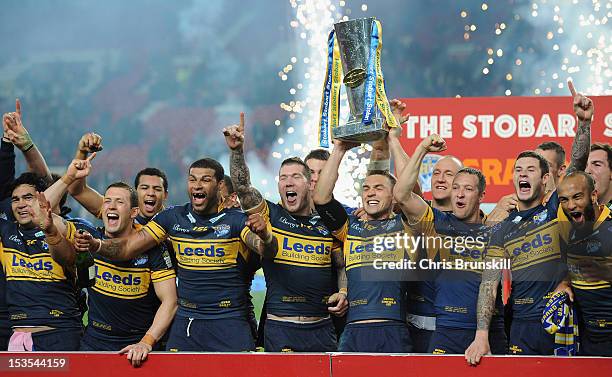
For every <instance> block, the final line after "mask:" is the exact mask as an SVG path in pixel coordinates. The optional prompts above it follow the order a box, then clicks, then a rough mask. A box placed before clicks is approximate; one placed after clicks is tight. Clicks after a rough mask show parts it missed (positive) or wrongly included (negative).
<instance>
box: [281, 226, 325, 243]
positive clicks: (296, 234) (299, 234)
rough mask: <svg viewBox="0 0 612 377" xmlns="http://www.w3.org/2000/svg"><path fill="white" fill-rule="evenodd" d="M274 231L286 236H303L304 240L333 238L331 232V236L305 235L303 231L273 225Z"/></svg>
mask: <svg viewBox="0 0 612 377" xmlns="http://www.w3.org/2000/svg"><path fill="white" fill-rule="evenodd" d="M272 232H273V233H278V234H280V235H282V236H286V237H292V238H301V239H304V240H311V241H326V242H327V241H329V242H331V241H332V240H333V237H332V236H331V234H330V235H329V236H323V235H321V236H309V235H304V234H301V233H292V232H291V231H288V230H285V229H279V228H276V227H272Z"/></svg>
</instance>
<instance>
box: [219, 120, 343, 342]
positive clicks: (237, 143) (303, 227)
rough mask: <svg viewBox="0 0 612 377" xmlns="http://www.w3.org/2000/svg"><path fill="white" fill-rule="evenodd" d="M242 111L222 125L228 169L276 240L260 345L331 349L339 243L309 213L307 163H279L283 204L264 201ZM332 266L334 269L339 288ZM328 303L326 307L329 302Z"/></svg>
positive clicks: (339, 306)
mask: <svg viewBox="0 0 612 377" xmlns="http://www.w3.org/2000/svg"><path fill="white" fill-rule="evenodd" d="M244 125H245V124H244V113H241V114H240V123H239V124H238V125H232V126H230V127H227V128H225V129H224V130H223V131H224V135H225V141H226V143H227V146H228V148H229V149H230V151H231V155H230V174H231V176H232V181H233V182H234V185H235V189H236V192H237V193H238V197H239V198H240V203H241V205H242V207H243V209H244V210H245V211H246V212H247V213H249V214H261V215H262V216H263V217H264V218H265V220H266V222H267V224H266V226H269V227H270V228H271V230H272V235H273V236H274V237H275V238H276V239H277V240H278V245H279V249H277V250H276V251H275V253H274V255H273V258H266V259H262V261H261V263H262V266H263V269H264V276H265V278H266V287H267V291H266V312H267V316H266V321H265V328H264V349H265V350H266V351H267V352H281V351H282V352H333V351H336V349H337V341H336V333H335V330H334V325H333V323H332V320H331V318H330V316H329V313H332V314H335V315H343V314H344V313H345V312H346V308H347V306H348V304H347V302H346V275H345V272H344V267H343V266H344V263H343V262H342V260H341V256H340V252H339V247H338V245H334V238H333V236H332V235H331V234H330V232H329V231H328V230H327V228H325V225H324V223H323V222H322V221H321V219H320V217H319V216H318V215H317V214H316V213H314V212H313V203H312V199H311V190H310V183H311V176H310V170H309V168H308V165H306V164H305V163H304V162H303V161H302V160H301V159H299V158H297V157H293V158H288V159H286V160H284V161H283V162H282V163H281V167H280V170H279V173H278V176H279V181H278V191H279V195H280V197H281V204H280V205H279V204H275V203H272V202H270V201H267V200H263V197H262V196H261V193H260V192H259V191H257V189H255V188H254V187H253V186H252V185H251V182H250V174H249V169H248V167H247V165H246V162H245V158H244V149H243V145H244V134H245V133H244ZM332 266H334V267H335V268H336V269H337V270H338V272H337V273H338V292H336V283H335V282H334V280H333V271H332ZM328 305H329V307H328Z"/></svg>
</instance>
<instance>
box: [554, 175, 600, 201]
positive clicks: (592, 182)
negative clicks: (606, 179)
mask: <svg viewBox="0 0 612 377" xmlns="http://www.w3.org/2000/svg"><path fill="white" fill-rule="evenodd" d="M573 177H584V179H586V183H587V189H588V190H589V193H588V194H589V195H591V194H592V193H593V191H595V180H594V179H593V177H591V175H590V174H588V173H585V172H583V171H582V170H574V171H573V172H571V173H569V174H567V175H566V176H565V177H563V180H562V181H561V183H560V184H559V185H562V184H563V182H565V181H566V180H567V179H568V178H573Z"/></svg>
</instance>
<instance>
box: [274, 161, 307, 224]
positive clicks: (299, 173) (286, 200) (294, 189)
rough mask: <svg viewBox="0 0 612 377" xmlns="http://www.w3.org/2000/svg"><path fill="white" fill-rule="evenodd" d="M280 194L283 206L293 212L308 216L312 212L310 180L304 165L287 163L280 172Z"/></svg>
mask: <svg viewBox="0 0 612 377" xmlns="http://www.w3.org/2000/svg"><path fill="white" fill-rule="evenodd" d="M278 194H279V195H280V197H281V202H282V205H283V207H284V208H285V209H286V210H287V211H288V212H289V213H291V214H294V215H300V216H306V215H308V214H309V213H310V208H311V206H310V181H309V180H308V178H307V177H306V175H305V174H304V166H302V165H300V164H295V163H294V164H291V163H289V164H285V165H283V166H281V168H280V170H279V172H278Z"/></svg>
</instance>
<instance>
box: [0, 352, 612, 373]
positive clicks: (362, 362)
mask: <svg viewBox="0 0 612 377" xmlns="http://www.w3.org/2000/svg"><path fill="white" fill-rule="evenodd" d="M35 360H39V363H38V364H39V365H41V364H42V363H41V362H40V361H42V362H43V363H44V364H47V363H49V362H51V361H52V360H56V361H57V360H64V361H65V364H64V365H65V367H64V368H59V367H58V364H55V365H56V367H55V368H49V367H48V364H47V366H46V367H40V366H39V367H38V368H35V367H34V368H29V369H24V368H17V366H18V365H24V363H25V364H26V365H27V363H28V361H31V365H35V364H34V362H35ZM11 365H12V366H13V367H12V368H11V367H10V366H11ZM391 375H394V376H395V375H397V376H400V375H401V376H404V375H406V376H410V377H433V376H453V377H468V376H469V377H472V376H475V377H478V376H496V377H505V376H508V377H546V376H550V377H552V376H554V377H562V376H571V377H577V376H588V377H599V376H602V377H604V376H605V377H610V376H612V358H597V357H593V358H583V357H580V358H563V357H529V356H522V357H516V356H490V357H486V358H484V359H483V361H482V362H481V364H480V365H479V366H478V367H470V366H468V365H467V364H466V362H465V359H464V358H463V356H435V355H383V354H381V355H373V354H270V353H252V354H245V353H237V354H222V353H217V354H215V353H208V354H204V353H201V354H193V353H192V354H189V353H178V354H175V353H155V354H152V355H149V360H147V361H146V362H145V363H144V364H143V366H141V367H140V368H133V367H132V366H131V365H130V364H129V363H128V362H127V360H126V359H125V356H121V355H117V354H114V353H105V352H93V353H76V352H74V353H11V352H0V376H2V377H13V376H15V377H24V376H28V377H29V376H35V377H45V376H91V377H107V376H108V377H110V376H112V377H114V376H135V377H141V376H152V377H165V376H170V377H183V376H206V377H216V376H245V377H247V376H248V377H265V376H269V377H276V376H282V377H301V376H304V377H317V376H321V377H324V376H327V377H362V376H363V377H366V376H367V377H372V376H374V377H382V376H391Z"/></svg>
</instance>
